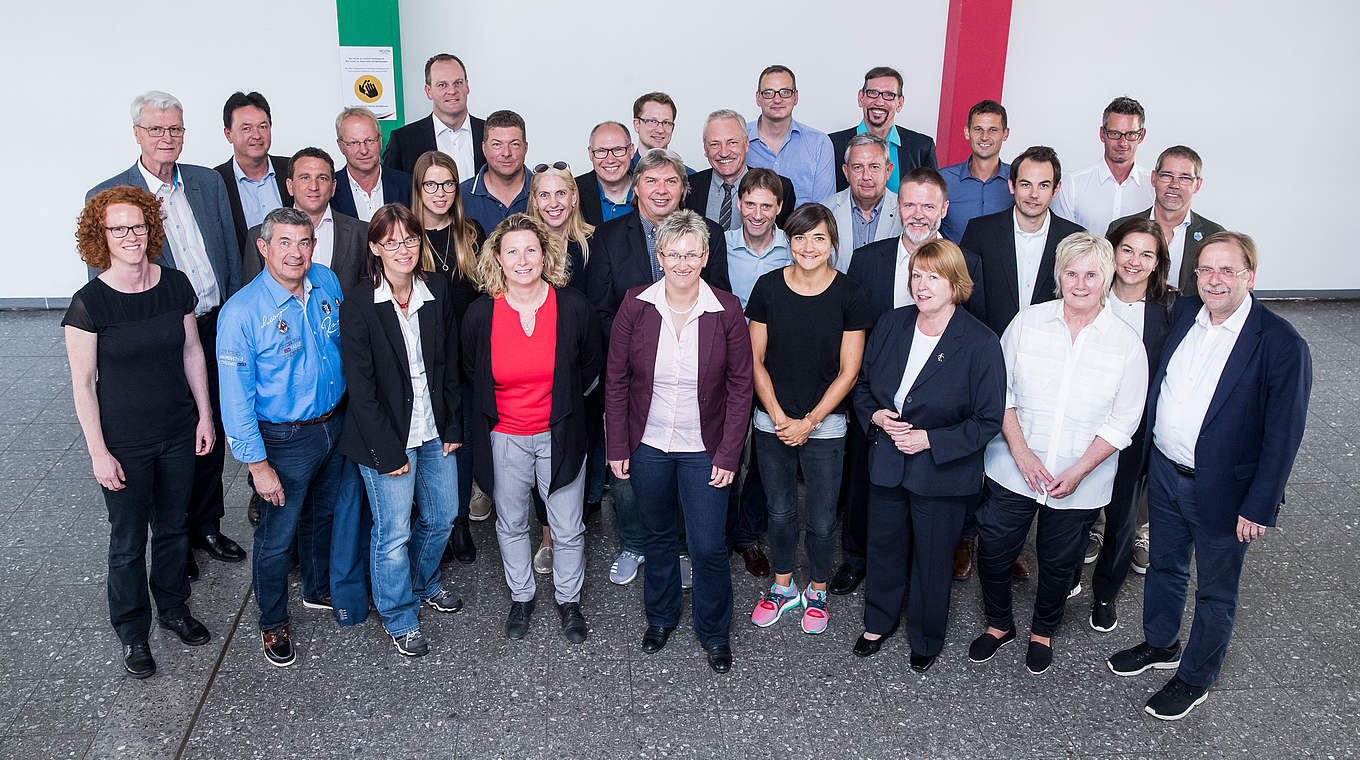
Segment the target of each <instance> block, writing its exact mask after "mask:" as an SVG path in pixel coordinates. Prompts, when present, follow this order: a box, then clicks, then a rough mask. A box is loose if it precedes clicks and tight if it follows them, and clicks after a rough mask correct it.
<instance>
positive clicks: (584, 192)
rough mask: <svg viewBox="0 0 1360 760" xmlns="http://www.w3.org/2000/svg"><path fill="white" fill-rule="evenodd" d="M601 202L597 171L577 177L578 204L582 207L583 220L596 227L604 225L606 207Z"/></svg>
mask: <svg viewBox="0 0 1360 760" xmlns="http://www.w3.org/2000/svg"><path fill="white" fill-rule="evenodd" d="M600 202H601V201H600V178H599V176H598V175H596V174H595V170H593V169H592V170H590V171H588V172H586V173H585V174H582V175H581V176H579V177H577V178H576V203H577V205H579V206H580V207H581V218H582V219H585V220H586V222H587V223H588V224H593V225H595V226H596V227H599V226H600V225H602V224H604V207H603V206H601V205H600Z"/></svg>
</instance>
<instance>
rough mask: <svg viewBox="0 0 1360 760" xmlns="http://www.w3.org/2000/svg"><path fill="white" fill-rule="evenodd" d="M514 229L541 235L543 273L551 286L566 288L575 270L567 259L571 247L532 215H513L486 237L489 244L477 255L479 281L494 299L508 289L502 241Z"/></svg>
mask: <svg viewBox="0 0 1360 760" xmlns="http://www.w3.org/2000/svg"><path fill="white" fill-rule="evenodd" d="M512 232H532V233H534V236H535V237H537V238H538V245H539V249H540V250H542V251H543V274H542V275H541V276H542V277H543V279H544V281H546V282H547V283H548V284H549V285H552V286H553V287H556V288H561V287H566V284H567V282H568V281H569V280H570V279H571V272H570V271H568V270H569V264H568V261H567V249H566V246H564V245H562V241H561V240H559V239H558V238H557V236H556V235H554V234H552V231H551V230H549V229H548V225H546V224H544V223H543V222H540V221H538V220H537V219H534V218H533V217H531V216H529V215H528V214H511V215H510V216H508V217H506V218H505V221H503V222H501V223H500V224H499V225H497V226H496V229H495V230H494V231H493V232H492V233H491V237H489V238H487V239H486V245H484V246H482V250H481V253H479V254H477V281H478V282H479V283H480V284H481V287H482V290H485V291H486V292H487V293H488V294H490V295H491V296H492V297H493V298H494V297H496V296H499V295H501V294H502V293H504V292H505V291H506V290H507V289H508V288H507V285H506V280H505V270H503V269H501V262H500V259H499V258H498V257H499V256H500V252H501V243H502V242H504V240H505V236H506V235H508V234H510V233H512Z"/></svg>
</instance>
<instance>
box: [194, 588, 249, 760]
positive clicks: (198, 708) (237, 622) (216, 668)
mask: <svg viewBox="0 0 1360 760" xmlns="http://www.w3.org/2000/svg"><path fill="white" fill-rule="evenodd" d="M254 592H255V590H254V588H253V587H251V588H248V589H247V590H246V593H245V596H244V597H242V599H241V606H240V607H239V608H238V609H237V610H236V618H235V619H234V620H232V621H231V630H230V631H229V632H227V635H226V638H225V640H223V642H222V651H221V652H218V653H217V662H214V663H213V669H212V673H211V674H210V675H209V676H208V683H207V685H206V686H204V687H203V695H202V696H201V697H199V698H198V704H197V705H195V706H194V715H193V717H192V718H190V719H189V726H188V728H186V729H185V730H184V738H183V739H181V740H180V742H179V749H177V750H175V760H180V758H182V757H184V750H185V748H186V747H188V746H189V737H191V736H193V735H194V727H195V726H196V725H198V716H199V715H200V714H202V712H203V705H204V704H206V703H207V701H208V695H209V694H210V693H212V687H213V684H214V683H216V682H217V674H218V673H219V672H221V670H222V661H223V660H225V659H226V657H227V650H228V649H229V648H231V643H232V641H233V640H234V639H235V638H236V631H237V629H238V628H240V627H241V616H242V615H244V614H245V611H246V605H247V604H249V603H250V597H251V596H252V595H253V594H254Z"/></svg>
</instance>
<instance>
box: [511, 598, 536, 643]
mask: <svg viewBox="0 0 1360 760" xmlns="http://www.w3.org/2000/svg"><path fill="white" fill-rule="evenodd" d="M533 614H534V600H533V599H530V600H529V601H527V602H511V603H510V614H509V616H507V617H506V619H505V636H506V638H510V639H522V638H524V634H526V633H528V632H529V618H530V617H532V616H533Z"/></svg>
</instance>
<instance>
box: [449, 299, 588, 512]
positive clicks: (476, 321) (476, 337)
mask: <svg viewBox="0 0 1360 760" xmlns="http://www.w3.org/2000/svg"><path fill="white" fill-rule="evenodd" d="M554 290H556V291H557V349H556V354H555V356H554V359H553V382H552V400H551V405H552V408H551V411H550V412H549V413H548V430H549V431H550V432H551V433H552V454H551V459H552V478H551V479H550V482H549V484H548V491H549V493H551V492H553V491H556V490H557V489H559V488H561V487H563V486H565V485H567V484H569V483H571V482H572V481H573V480H575V479H576V476H577V475H578V474H579V473H580V472H581V465H582V464H583V463H584V462H585V458H586V429H587V427H588V421H587V419H586V408H585V393H586V389H587V388H589V387H590V386H591V385H592V384H594V382H595V380H596V379H597V378H598V377H599V374H600V368H601V366H602V363H603V361H604V360H603V358H602V357H601V354H600V327H599V323H598V322H599V320H598V318H597V317H596V315H595V310H594V309H593V308H591V305H590V302H589V301H587V300H586V297H585V296H583V295H581V294H580V293H578V292H576V291H575V290H572V289H571V288H554ZM493 306H494V302H493V301H492V300H491V296H482V297H481V298H478V299H477V300H476V301H473V303H472V305H471V306H469V307H468V310H467V314H466V315H465V316H464V318H463V335H462V338H463V370H464V371H465V372H466V373H467V376H468V377H470V378H472V394H473V399H474V404H473V405H474V408H475V410H476V411H475V412H474V414H475V415H476V417H475V418H474V420H473V428H472V434H473V440H472V445H473V451H472V461H473V469H474V470H476V477H477V483H478V484H480V485H481V486H482V489H483V490H485V491H486V492H487V493H495V491H494V490H492V489H494V488H495V477H494V473H493V469H494V468H493V467H492V462H491V429H492V428H494V427H495V426H496V423H497V422H499V421H500V417H499V416H498V415H497V414H496V381H495V379H494V378H493V377H492V376H491V313H492V308H493Z"/></svg>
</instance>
